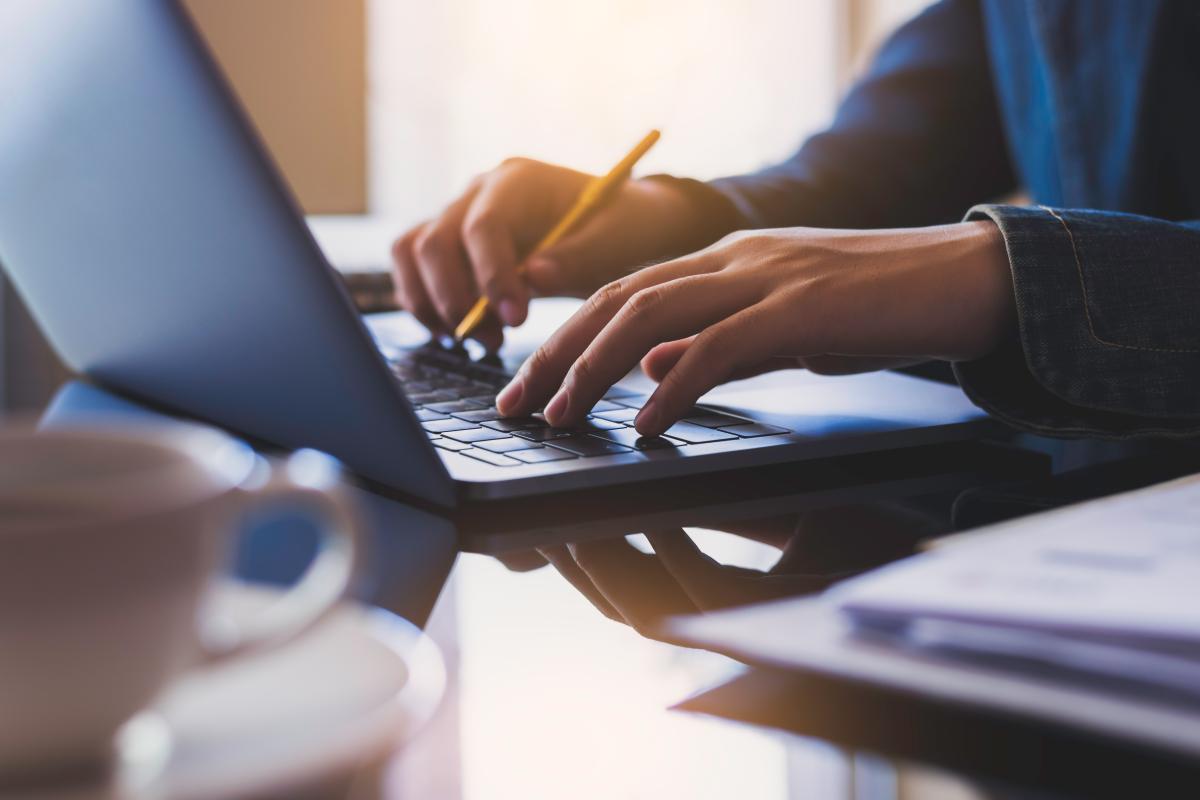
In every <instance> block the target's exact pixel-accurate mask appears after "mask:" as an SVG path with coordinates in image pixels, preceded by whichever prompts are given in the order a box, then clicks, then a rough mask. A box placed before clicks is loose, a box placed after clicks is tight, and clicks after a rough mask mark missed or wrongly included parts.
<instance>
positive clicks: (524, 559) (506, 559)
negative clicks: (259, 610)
mask: <svg viewBox="0 0 1200 800" xmlns="http://www.w3.org/2000/svg"><path fill="white" fill-rule="evenodd" d="M495 558H496V560H497V561H499V562H500V563H501V564H503V565H504V566H506V567H508V569H509V570H510V571H512V572H530V571H532V570H535V569H539V568H541V567H544V566H546V558H545V556H543V555H542V554H541V553H539V552H538V551H537V550H513V551H512V552H511V553H497V554H496V556H495Z"/></svg>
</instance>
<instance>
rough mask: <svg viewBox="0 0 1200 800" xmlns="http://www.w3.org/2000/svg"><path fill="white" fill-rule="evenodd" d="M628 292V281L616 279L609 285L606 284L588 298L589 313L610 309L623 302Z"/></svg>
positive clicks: (626, 279)
mask: <svg viewBox="0 0 1200 800" xmlns="http://www.w3.org/2000/svg"><path fill="white" fill-rule="evenodd" d="M628 291H629V279H628V278H618V279H617V280H615V281H612V282H611V283H606V284H604V285H603V286H601V287H600V288H599V289H598V290H596V292H595V293H594V294H593V295H592V296H591V297H590V298H588V305H589V307H590V308H589V310H590V311H604V310H605V309H609V308H612V307H614V306H617V305H618V304H620V303H622V302H623V299H624V297H625V295H626V294H628Z"/></svg>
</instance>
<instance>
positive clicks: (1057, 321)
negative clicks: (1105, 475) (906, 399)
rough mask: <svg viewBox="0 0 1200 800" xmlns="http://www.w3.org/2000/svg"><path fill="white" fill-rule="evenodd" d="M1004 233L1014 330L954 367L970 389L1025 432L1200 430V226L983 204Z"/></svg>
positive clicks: (977, 213) (980, 215)
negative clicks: (1199, 295) (990, 349)
mask: <svg viewBox="0 0 1200 800" xmlns="http://www.w3.org/2000/svg"><path fill="white" fill-rule="evenodd" d="M966 219H968V220H979V219H990V220H992V221H993V222H995V223H996V225H997V226H998V227H999V228H1000V231H1001V233H1002V235H1003V237H1004V242H1005V246H1006V247H1007V250H1008V260H1009V264H1010V266H1011V268H1012V277H1013V286H1014V289H1015V294H1016V308H1017V320H1018V330H1017V333H1016V335H1014V336H1013V337H1012V339H1011V340H1009V341H1008V342H1006V343H1004V344H1003V345H1002V346H1001V347H1000V348H999V349H998V350H997V351H996V352H995V353H992V354H991V355H988V356H986V357H984V358H981V359H978V360H976V361H971V362H963V363H959V364H955V365H954V369H955V374H956V376H957V377H958V380H959V383H960V385H961V386H962V387H963V390H964V391H965V392H966V393H967V395H968V396H969V397H970V398H971V400H972V401H973V402H975V403H976V404H977V405H979V406H980V407H981V408H983V409H984V410H986V411H988V412H989V413H990V414H992V415H994V416H996V417H998V418H1000V419H1002V420H1004V421H1006V422H1008V423H1010V424H1012V425H1014V426H1016V427H1019V428H1022V429H1025V430H1029V431H1033V432H1036V433H1043V434H1049V435H1063V436H1080V435H1086V436H1102V437H1116V438H1125V437H1129V436H1135V435H1164V436H1194V435H1197V434H1198V433H1200V342H1198V341H1197V338H1200V324H1198V321H1197V312H1196V310H1195V309H1196V306H1195V305H1191V302H1192V301H1193V300H1194V299H1195V296H1194V292H1196V291H1200V280H1198V278H1200V270H1197V267H1196V264H1198V263H1200V261H1198V260H1195V259H1196V257H1197V256H1198V255H1200V231H1197V230H1196V229H1194V228H1190V227H1186V226H1182V225H1179V224H1176V223H1169V222H1164V221H1162V220H1154V219H1149V218H1145V217H1136V216H1134V215H1127V214H1114V213H1111V212H1100V211H1067V210H1056V209H1050V208H1045V207H1017V206H1003V205H981V206H976V207H974V208H972V209H971V210H970V211H969V212H968V213H967V215H966Z"/></svg>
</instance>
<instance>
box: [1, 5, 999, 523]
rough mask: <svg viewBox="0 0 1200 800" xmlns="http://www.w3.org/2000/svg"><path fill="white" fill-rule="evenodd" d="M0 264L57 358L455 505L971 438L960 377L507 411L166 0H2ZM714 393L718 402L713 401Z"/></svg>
mask: <svg viewBox="0 0 1200 800" xmlns="http://www.w3.org/2000/svg"><path fill="white" fill-rule="evenodd" d="M0 52H3V53H4V54H5V56H4V62H5V63H4V69H3V70H0V108H2V109H3V110H4V111H3V115H2V116H0V263H2V264H3V265H4V267H5V268H6V270H7V272H8V274H9V276H10V277H11V279H12V282H13V284H14V285H15V286H16V288H17V290H18V292H19V293H20V295H21V297H22V298H23V299H24V300H25V302H26V304H27V305H28V306H29V308H30V310H31V312H32V313H33V315H34V317H35V318H36V320H37V321H38V323H39V325H40V326H41V328H42V329H43V331H44V332H45V334H46V336H47V338H48V339H49V340H50V342H51V343H52V344H53V345H54V347H55V348H56V350H57V351H58V353H59V354H60V355H61V357H62V358H63V360H64V362H65V363H66V364H68V365H69V366H70V367H71V368H73V369H74V370H76V371H77V372H79V373H82V374H84V375H87V376H89V377H90V378H91V379H93V380H94V381H96V382H98V383H100V384H102V385H105V386H108V387H111V388H114V389H117V390H120V391H122V392H125V393H127V394H128V395H130V396H132V397H134V398H137V399H140V400H143V401H147V402H149V403H151V404H154V405H156V406H157V407H160V408H163V409H164V410H168V411H173V412H176V413H182V414H186V415H188V416H191V417H194V418H199V419H203V420H207V421H209V422H212V423H215V424H218V425H221V426H223V427H226V428H228V429H230V430H232V431H235V432H237V433H239V434H242V435H245V436H249V437H253V438H255V439H258V440H260V441H264V442H270V443H274V444H277V445H280V446H284V447H315V448H317V449H320V450H324V451H327V452H329V453H332V454H334V455H336V456H337V457H339V458H340V459H341V460H342V461H343V462H344V463H345V464H347V465H348V467H349V468H350V469H352V470H353V471H354V472H356V473H358V474H359V475H360V476H362V477H364V478H366V479H368V480H369V481H374V482H377V483H379V484H383V485H384V486H387V487H391V488H394V489H396V490H399V491H402V492H404V493H407V494H408V495H410V496H413V497H417V498H423V499H425V500H428V501H430V502H433V503H435V504H438V505H443V506H453V505H457V504H460V503H462V502H464V501H468V500H481V499H489V498H513V497H520V496H531V495H539V494H545V493H548V492H556V491H563V490H575V489H583V488H588V487H591V486H599V485H612V484H620V483H629V482H634V481H643V480H648V479H653V478H660V477H668V476H681V475H690V474H693V473H702V472H716V471H722V470H729V469H734V468H739V467H743V466H752V465H761V464H769V463H777V462H785V461H792V460H801V459H811V458H823V457H828V456H838V455H847V454H851V453H857V452H864V451H868V450H876V449H882V448H894V447H905V446H910V445H923V444H930V443H933V442H939V441H946V440H951V439H962V438H967V437H971V436H976V435H978V434H979V432H980V425H981V423H982V422H983V415H982V414H981V412H979V411H978V410H977V409H975V408H974V407H973V406H972V405H971V404H970V403H969V402H968V401H967V400H966V398H965V397H963V395H962V393H961V392H960V391H959V390H958V389H957V388H956V387H953V386H946V385H942V384H938V383H935V382H931V381H924V380H921V379H918V378H913V377H909V376H905V375H898V374H886V373H885V374H877V375H867V376H857V377H853V378H817V377H816V376H812V375H807V374H805V373H803V372H800V371H794V372H791V373H787V374H784V375H782V376H780V375H776V376H772V377H770V378H768V379H767V383H766V384H763V385H760V386H758V387H757V388H753V387H751V388H750V389H747V388H746V386H745V385H735V386H732V387H729V388H728V389H727V390H722V391H723V392H727V394H722V393H721V392H717V393H714V395H712V396H710V397H706V398H704V399H705V403H704V404H702V405H700V406H697V407H696V408H695V409H693V411H692V412H691V413H690V414H689V415H688V418H687V419H686V420H684V421H683V422H681V423H680V424H679V425H677V426H675V427H673V428H672V429H671V430H669V431H668V432H667V436H666V437H664V438H661V439H657V440H653V441H643V440H640V439H639V437H638V436H637V434H636V432H635V431H634V430H633V428H632V421H633V418H634V417H635V415H636V413H637V409H638V408H639V407H640V405H641V404H642V403H643V402H644V401H645V399H646V394H645V386H642V387H638V386H636V385H635V386H629V385H619V386H616V387H614V388H613V390H612V391H611V392H610V393H609V394H608V395H606V396H605V398H604V399H603V400H602V401H601V402H600V403H599V404H597V406H596V407H595V408H594V409H592V414H591V418H590V419H589V420H588V421H587V424H586V425H585V426H584V427H582V428H579V429H573V430H559V429H555V428H552V427H549V426H547V425H546V424H545V422H544V420H542V419H540V418H538V417H536V416H534V417H530V418H526V419H520V420H506V419H502V418H501V417H500V415H499V414H498V413H497V412H496V410H495V408H494V405H493V401H494V397H495V393H496V391H497V390H498V389H499V388H500V387H501V386H503V385H504V384H505V383H506V381H507V380H508V376H509V374H510V373H511V370H512V366H513V365H512V364H511V363H505V362H504V361H502V360H499V359H487V358H475V357H472V356H471V354H470V353H468V352H465V351H462V350H456V349H453V348H446V347H441V346H438V345H437V344H436V343H426V344H423V345H417V346H408V344H405V343H403V342H397V341H395V340H394V339H393V337H392V336H391V334H390V331H392V330H393V328H394V327H395V326H394V320H390V321H389V320H388V319H378V320H376V319H364V318H363V317H362V316H361V315H360V314H359V313H358V312H357V310H356V309H355V307H354V305H353V303H352V302H351V300H350V297H349V295H348V293H347V291H346V289H345V287H344V285H343V283H342V281H340V280H339V277H338V275H337V273H336V272H335V271H334V270H333V269H332V268H331V267H330V265H329V264H328V262H327V261H326V259H325V257H324V255H323V254H322V252H321V250H320V248H319V247H318V246H317V244H316V242H315V241H314V239H313V237H312V235H311V233H310V231H309V229H308V226H307V224H306V222H305V220H304V217H303V215H302V213H301V212H300V210H299V208H298V206H297V204H296V202H295V200H294V198H293V197H292V195H291V194H290V192H289V190H288V188H287V186H286V185H285V183H284V182H283V180H282V179H281V177H280V176H279V174H278V171H277V169H276V168H275V166H274V165H273V163H272V161H271V159H270V156H269V154H268V153H267V152H266V150H265V149H264V147H263V145H262V143H261V142H260V141H259V138H258V136H257V135H256V133H255V131H254V130H253V128H252V126H251V124H250V123H249V122H248V120H247V117H246V115H245V114H244V113H243V111H242V110H241V109H240V107H239V105H238V103H237V101H236V100H235V98H234V96H233V94H232V93H231V91H230V89H229V87H228V85H227V83H226V82H225V80H224V78H223V77H222V75H221V72H220V70H219V68H218V67H217V66H216V64H215V63H214V61H213V59H212V57H211V55H210V53H209V52H208V50H207V48H206V46H205V45H204V43H203V42H202V40H201V38H200V37H199V36H198V34H197V32H196V30H195V28H194V26H193V24H192V22H191V20H190V19H189V17H188V15H187V12H186V10H185V9H183V8H182V7H181V6H180V5H179V4H178V3H176V2H163V1H162V0H13V1H12V2H6V3H4V4H0ZM709 401H711V402H709Z"/></svg>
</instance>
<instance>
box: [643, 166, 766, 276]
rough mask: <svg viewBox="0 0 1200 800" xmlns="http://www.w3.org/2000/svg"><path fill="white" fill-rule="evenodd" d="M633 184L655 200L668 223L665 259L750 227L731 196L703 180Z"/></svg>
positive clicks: (653, 179) (652, 179) (655, 178)
mask: <svg viewBox="0 0 1200 800" xmlns="http://www.w3.org/2000/svg"><path fill="white" fill-rule="evenodd" d="M632 183H635V184H637V186H638V190H639V191H642V192H644V193H645V194H646V196H647V197H649V198H651V199H652V202H653V203H654V205H655V208H656V209H657V211H658V214H659V215H660V219H661V221H662V222H663V223H664V224H665V226H666V228H665V231H666V234H667V235H666V237H665V240H664V243H665V244H667V245H668V246H669V251H668V252H666V253H664V255H665V256H668V257H674V256H679V255H683V254H685V253H691V252H695V251H696V250H700V249H702V248H704V247H707V246H708V245H710V244H712V243H713V242H715V241H717V240H718V239H720V238H721V237H722V236H725V235H726V234H729V233H732V232H733V231H735V230H741V229H744V228H746V227H748V225H747V222H746V220H744V219H742V217H741V214H739V213H738V211H737V208H736V207H735V206H734V204H733V202H732V201H730V199H729V198H728V197H726V196H725V195H724V194H722V193H721V192H720V191H718V190H717V189H714V188H713V187H712V186H709V185H708V184H707V183H704V182H702V181H698V180H694V179H692V178H677V177H675V176H673V175H650V176H647V177H645V178H641V179H639V180H637V181H633V182H632Z"/></svg>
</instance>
